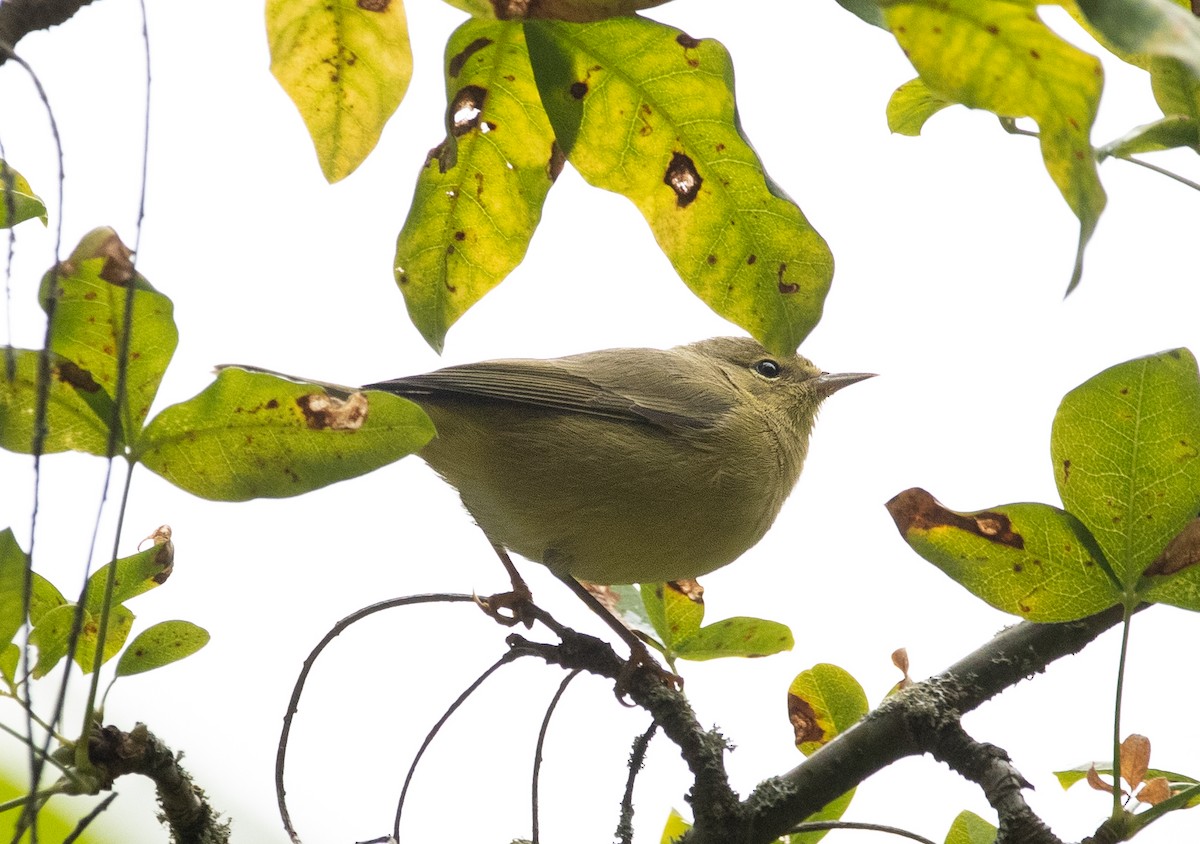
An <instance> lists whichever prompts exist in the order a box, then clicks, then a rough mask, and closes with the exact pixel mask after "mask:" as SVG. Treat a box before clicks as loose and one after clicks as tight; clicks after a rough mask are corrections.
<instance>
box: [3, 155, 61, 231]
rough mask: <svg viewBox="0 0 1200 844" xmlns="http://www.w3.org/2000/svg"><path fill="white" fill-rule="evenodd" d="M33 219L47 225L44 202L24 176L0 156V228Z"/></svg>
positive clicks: (8, 227)
mask: <svg viewBox="0 0 1200 844" xmlns="http://www.w3.org/2000/svg"><path fill="white" fill-rule="evenodd" d="M10 213H11V215H12V216H11V219H10V216H9V215H10ZM33 219H38V220H41V221H42V225H44V226H45V225H49V223H50V219H49V217H47V216H46V203H45V202H43V201H42V199H41V197H39V196H38V195H37V194H35V193H34V192H33V188H31V187H30V186H29V182H28V181H26V179H25V177H24V176H22V175H21V174H20V173H18V172H17V171H16V170H14V169H13V168H12V167H11V166H10V165H9V164H8V163H7V162H6V161H4V159H2V158H0V229H11V228H12V227H13V226H15V225H16V224H17V223H23V222H25V221H26V220H33Z"/></svg>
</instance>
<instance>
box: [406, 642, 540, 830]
mask: <svg viewBox="0 0 1200 844" xmlns="http://www.w3.org/2000/svg"><path fill="white" fill-rule="evenodd" d="M519 656H521V654H519V653H517V652H516V651H512V650H510V651H506V652H505V653H504V655H503V656H501V657H500V658H499V659H498V660H496V661H495V662H494V663H492V664H491V665H490V666H489V667H488V669H487V670H486V671H484V672H483V673H482V674H480V675H479V676H478V677H476V678H475V680H474V682H472V683H471V685H469V686H467V687H466V688H465V689H463V692H462V694H460V695H459V696H458V697H457V698H455V699H454V702H453V703H452V704H450V706H449V707H447V708H446V711H445V712H443V713H442V717H441V718H438V720H437V722H436V723H435V724H434V725H433V727H432V728H431V729H430V730H429V733H428V734H427V735H426V736H425V740H424V741H423V742H421V746H420V747H419V748H418V749H417V753H416V755H415V756H413V760H412V764H411V765H409V767H408V774H407V775H406V776H405V777H404V787H403V788H401V789H400V799H399V800H398V801H397V802H396V820H395V823H393V825H392V838H394V839H395V840H396V841H399V840H400V816H401V815H402V814H403V813H404V798H405V797H407V796H408V787H409V785H410V784H411V783H412V778H413V775H414V774H415V773H416V772H417V764H418V763H420V761H421V757H422V756H424V755H425V751H426V750H427V749H428V748H429V745H430V744H432V743H433V739H434V738H435V737H436V736H437V734H438V733H439V732H441V729H442V727H443V726H445V724H446V722H447V721H449V720H450V716H452V715H453V714H454V713H455V712H457V711H458V708H459V707H460V706H462V705H463V704H464V703H465V702H466V700H467V698H469V697H470V696H471V695H473V694H474V693H475V691H476V689H478V688H479V687H480V686H482V685H483V684H484V683H485V682H486V681H487V679H488V677H491V676H492V675H493V674H495V673H496V672H497V671H499V670H500V669H501V668H503V667H504V666H505V665H508V664H509V663H510V662H512V661H513V660H515V659H517V658H518V657H519Z"/></svg>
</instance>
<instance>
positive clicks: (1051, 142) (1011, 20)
mask: <svg viewBox="0 0 1200 844" xmlns="http://www.w3.org/2000/svg"><path fill="white" fill-rule="evenodd" d="M880 6H881V7H882V9H883V13H884V16H885V18H886V20H887V24H888V27H889V28H890V29H891V31H892V34H893V35H895V37H896V40H897V41H898V42H899V44H900V46H901V48H902V49H903V50H904V53H905V55H907V56H908V58H909V60H910V61H911V62H912V64H913V67H915V68H916V69H917V73H919V74H920V75H921V79H922V80H923V81H924V82H925V84H926V85H927V86H928V87H929V90H930V91H932V92H933V93H934V94H936V95H937V96H938V97H941V98H943V99H947V100H952V101H954V102H958V103H962V104H963V105H966V106H969V107H970V108H982V109H986V110H987V111H991V112H993V113H995V114H997V115H999V116H1001V117H1012V118H1016V117H1031V118H1033V119H1034V120H1035V121H1036V122H1037V124H1038V129H1039V136H1040V142H1041V147H1042V159H1043V160H1044V161H1045V164H1046V169H1047V170H1048V171H1049V172H1050V177H1051V178H1052V179H1053V180H1054V183H1055V184H1056V185H1057V186H1058V189H1059V191H1060V192H1061V193H1062V195H1063V198H1064V199H1066V201H1067V204H1068V205H1069V206H1070V207H1071V210H1072V211H1074V212H1075V216H1076V217H1078V218H1079V224H1080V231H1079V245H1078V249H1077V251H1076V257H1075V268H1074V271H1073V272H1072V274H1071V281H1070V284H1069V285H1068V287H1067V292H1068V293H1069V292H1070V291H1071V290H1073V289H1074V288H1075V286H1076V285H1077V284H1078V283H1079V279H1080V278H1081V277H1082V275H1083V252H1084V248H1085V247H1086V246H1087V242H1088V240H1089V239H1090V238H1091V236H1092V232H1093V231H1095V228H1096V223H1097V221H1098V220H1099V219H1100V214H1101V212H1102V211H1103V210H1104V204H1105V202H1106V198H1105V194H1104V188H1103V187H1102V186H1101V184H1100V176H1099V174H1098V173H1097V172H1096V160H1095V157H1094V155H1093V150H1092V145H1091V141H1090V134H1091V130H1092V123H1093V121H1094V120H1095V118H1096V109H1097V106H1098V104H1099V101H1100V89H1101V87H1102V86H1103V71H1102V69H1101V67H1100V62H1099V60H1098V59H1096V57H1095V56H1091V55H1088V54H1087V53H1085V52H1083V51H1082V50H1079V49H1076V48H1075V47H1072V46H1071V45H1070V44H1068V43H1067V42H1066V41H1064V40H1063V39H1061V38H1059V37H1058V36H1057V35H1055V34H1054V33H1053V32H1052V31H1051V30H1050V29H1049V28H1048V27H1047V26H1046V25H1045V24H1043V23H1042V22H1041V20H1040V19H1039V18H1038V16H1037V12H1036V8H1037V7H1036V4H1035V3H1034V2H1033V0H1027V2H1011V0H938V2H933V0H880Z"/></svg>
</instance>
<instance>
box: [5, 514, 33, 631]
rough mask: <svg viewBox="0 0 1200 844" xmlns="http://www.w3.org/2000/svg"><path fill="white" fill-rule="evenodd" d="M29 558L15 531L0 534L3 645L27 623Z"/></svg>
mask: <svg viewBox="0 0 1200 844" xmlns="http://www.w3.org/2000/svg"><path fill="white" fill-rule="evenodd" d="M28 565H29V557H28V555H26V553H25V552H24V551H22V550H21V546H20V545H18V544H17V538H16V537H15V536H14V535H13V532H12V528H5V529H4V530H2V531H0V646H3V645H7V644H8V643H9V642H11V641H12V638H13V636H15V635H17V631H18V630H20V629H21V625H22V624H24V623H25V609H24V599H23V598H22V593H23V592H24V591H25V569H26V567H28Z"/></svg>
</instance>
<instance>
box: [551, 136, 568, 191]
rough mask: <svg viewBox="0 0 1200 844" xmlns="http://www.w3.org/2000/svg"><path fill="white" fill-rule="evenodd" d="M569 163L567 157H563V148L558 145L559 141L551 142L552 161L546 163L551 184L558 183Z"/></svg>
mask: <svg viewBox="0 0 1200 844" xmlns="http://www.w3.org/2000/svg"><path fill="white" fill-rule="evenodd" d="M566 163H567V157H566V156H565V155H563V151H562V147H560V146H559V145H558V141H551V142H550V160H549V161H548V162H547V163H546V173H547V175H548V176H549V177H550V181H551V182H556V181H558V174H559V173H561V172H562V169H563V165H564V164H566Z"/></svg>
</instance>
